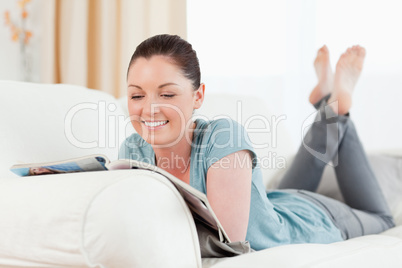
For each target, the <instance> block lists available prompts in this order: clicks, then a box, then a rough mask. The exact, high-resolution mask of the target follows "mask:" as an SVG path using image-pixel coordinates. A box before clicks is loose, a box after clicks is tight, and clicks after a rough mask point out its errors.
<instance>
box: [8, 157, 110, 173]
mask: <svg viewBox="0 0 402 268" xmlns="http://www.w3.org/2000/svg"><path fill="white" fill-rule="evenodd" d="M107 163H109V160H108V158H107V157H106V156H104V155H90V156H85V157H80V158H73V159H68V160H64V161H58V162H46V163H36V164H20V165H14V166H12V167H11V168H10V170H11V171H12V172H14V173H15V174H17V175H18V176H32V175H45V174H60V173H72V172H84V171H100V170H106V169H107V168H106V164H107Z"/></svg>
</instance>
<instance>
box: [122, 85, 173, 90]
mask: <svg viewBox="0 0 402 268" xmlns="http://www.w3.org/2000/svg"><path fill="white" fill-rule="evenodd" d="M166 86H178V84H176V83H165V84H162V85H160V86H158V88H163V87H166ZM128 87H136V88H138V89H141V90H142V88H141V87H140V86H137V85H134V84H130V85H128Z"/></svg>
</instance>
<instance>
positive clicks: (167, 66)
mask: <svg viewBox="0 0 402 268" xmlns="http://www.w3.org/2000/svg"><path fill="white" fill-rule="evenodd" d="M147 74H152V75H174V74H181V70H180V68H179V67H178V66H177V65H175V64H174V63H173V61H172V59H171V58H169V57H167V56H161V55H155V56H152V57H150V58H144V57H140V58H138V59H136V60H135V61H134V63H133V64H132V65H131V66H130V70H129V73H128V75H129V76H130V75H134V76H144V75H147Z"/></svg>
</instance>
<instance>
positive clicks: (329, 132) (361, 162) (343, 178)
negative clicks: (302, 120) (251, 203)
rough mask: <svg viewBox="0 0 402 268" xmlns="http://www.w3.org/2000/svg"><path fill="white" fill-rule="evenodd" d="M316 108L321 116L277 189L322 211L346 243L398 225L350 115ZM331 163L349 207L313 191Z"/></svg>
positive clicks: (320, 105)
mask: <svg viewBox="0 0 402 268" xmlns="http://www.w3.org/2000/svg"><path fill="white" fill-rule="evenodd" d="M328 98H329V96H327V97H325V98H324V99H322V100H321V101H320V102H319V103H317V104H316V105H315V106H316V108H317V111H318V112H317V116H316V119H315V121H314V123H313V124H312V126H311V128H310V129H309V130H308V132H307V133H306V135H305V137H304V139H303V143H302V145H301V146H300V148H299V150H298V152H297V154H296V157H295V159H294V161H293V163H292V164H291V166H290V167H289V170H288V171H287V172H286V174H285V175H284V177H283V178H282V180H281V183H280V184H279V186H278V188H279V189H283V191H287V192H291V193H293V194H296V195H298V196H301V197H303V198H305V199H307V200H310V201H311V202H313V203H314V204H316V205H318V206H319V207H321V208H322V209H323V210H324V211H325V212H326V213H327V214H328V216H329V217H330V218H331V219H332V221H333V223H334V224H335V226H336V227H338V228H339V230H340V231H341V233H342V237H343V238H344V239H350V238H353V237H357V236H362V235H368V234H376V233H380V232H383V231H385V230H387V229H389V228H391V227H394V226H395V224H394V221H393V218H392V215H391V212H390V210H389V207H388V204H387V203H386V201H385V198H384V194H383V193H382V191H381V189H380V186H379V185H378V181H377V179H376V177H375V175H374V172H373V171H372V169H371V166H370V163H369V161H368V159H367V157H366V154H365V152H364V149H363V146H362V144H361V142H360V140H359V137H358V135H357V132H356V129H355V126H354V124H353V122H352V120H351V119H350V117H349V115H345V116H342V115H337V114H336V113H334V111H333V110H332V109H331V108H330V107H329V106H328V105H327V100H328ZM330 163H332V164H333V166H334V168H335V174H336V178H337V181H338V184H339V188H340V190H341V193H342V195H343V198H344V200H345V203H346V204H344V203H342V202H339V201H337V200H334V199H331V198H329V197H326V196H323V195H320V194H317V193H315V191H316V190H317V188H318V185H319V183H320V180H321V177H322V173H323V171H324V167H325V165H327V164H330Z"/></svg>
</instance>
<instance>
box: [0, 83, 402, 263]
mask: <svg viewBox="0 0 402 268" xmlns="http://www.w3.org/2000/svg"><path fill="white" fill-rule="evenodd" d="M0 90H1V93H2V94H3V96H2V98H0V124H1V128H0V146H1V147H0V148H1V154H0V238H1V239H0V267H52V268H54V267H75V268H78V267H80V268H81V267H102V268H122V267H124V268H126V267H127V268H132V267H201V265H202V266H203V267H204V268H206V267H212V268H219V267H267V266H269V267H378V266H380V265H382V266H383V267H402V257H401V256H402V255H401V254H400V252H402V228H401V226H398V227H396V228H393V229H391V230H388V231H386V232H384V233H382V234H379V235H373V236H367V237H360V238H356V239H352V240H348V241H344V242H340V243H333V244H329V245H318V244H301V245H288V246H283V247H277V248H272V249H266V250H263V251H259V252H255V253H251V254H247V255H243V256H239V257H234V258H226V259H204V260H202V262H201V258H200V255H199V245H198V238H197V236H196V231H195V227H194V222H193V220H192V217H191V213H190V212H189V210H188V208H187V207H186V206H185V203H184V201H183V200H182V198H181V196H180V195H179V194H178V192H177V190H175V188H174V187H172V185H171V184H170V183H169V182H168V181H167V180H166V179H164V178H163V177H162V176H159V175H156V174H153V173H149V172H146V171H127V170H122V171H106V172H87V173H73V174H63V175H44V176H36V177H24V178H18V177H15V176H14V175H13V174H11V173H10V172H9V170H8V169H9V167H10V166H11V165H12V164H14V163H18V162H40V161H51V160H61V159H65V158H70V157H78V156H83V155H88V154H92V153H103V154H106V155H107V156H108V157H110V158H111V159H116V157H117V151H118V147H119V144H120V142H121V141H122V139H123V138H122V137H125V136H126V135H129V134H130V133H132V132H133V129H132V128H131V126H130V124H129V122H128V121H127V115H126V114H125V112H124V111H126V109H125V107H124V106H125V101H124V99H123V100H116V99H114V98H113V97H111V96H109V95H107V94H105V93H102V92H99V91H94V90H88V89H85V88H82V87H77V86H71V85H43V84H31V83H21V82H13V81H0ZM239 98H240V99H241V105H242V110H239V109H238V107H239V106H237V105H239V104H238V99H239ZM122 103H123V105H122ZM77 105H78V106H77ZM110 105H111V106H110ZM77 107H78V108H77ZM74 109H75V110H74ZM71 111H73V112H71ZM239 113H240V114H241V117H240V118H241V119H240V120H239V116H238V115H239ZM201 114H202V115H203V116H206V117H207V118H214V117H215V116H217V115H218V116H229V117H232V118H234V119H236V120H238V121H240V122H241V123H243V124H246V125H247V122H251V123H250V125H249V130H250V129H260V130H262V131H265V133H257V131H255V133H254V134H253V133H251V134H250V136H251V138H252V139H253V141H254V143H255V144H257V145H258V144H262V143H263V142H265V141H266V137H267V136H266V135H267V133H268V141H269V142H270V143H269V145H268V146H266V148H261V149H258V150H257V151H258V153H259V154H260V157H264V156H267V157H268V154H269V152H270V151H271V152H272V151H273V152H275V153H276V156H274V157H272V156H271V157H272V159H274V158H275V157H276V158H278V157H283V158H284V159H285V160H286V165H289V164H290V162H291V157H290V155H292V154H294V150H295V147H294V146H295V145H293V144H289V143H288V140H290V139H288V137H289V135H288V132H287V131H286V129H285V128H284V125H282V124H281V123H278V122H276V123H275V124H276V125H275V127H274V126H273V123H274V122H275V118H273V117H272V115H274V114H272V113H270V112H269V110H268V109H267V107H265V104H264V103H263V102H262V101H260V100H258V99H256V98H252V97H247V96H234V95H233V96H229V95H209V96H208V95H207V98H206V100H205V104H204V107H203V108H202V109H201V110H200V111H197V115H198V116H200V115H201ZM255 114H257V115H262V116H263V117H258V116H257V117H254V115H255ZM275 116H277V117H276V118H278V117H279V116H280V115H275ZM263 118H265V119H268V120H265V121H264V120H263ZM65 122H71V124H70V123H67V124H66V123H65ZM267 123H268V125H267ZM70 125H72V126H71V133H70V134H72V135H73V136H74V137H73V139H71V137H70V136H69V132H68V131H66V127H67V128H69V126H70ZM273 130H275V131H277V132H276V133H274V132H273ZM267 131H268V132H267ZM269 131H271V132H269ZM273 136H275V137H273ZM276 139H277V140H276ZM77 141H78V143H77ZM273 141H277V142H276V143H275V144H274V143H273ZM79 142H81V144H80V143H79ZM93 142H95V143H96V144H95V145H93V144H92V143H93ZM87 145H91V146H92V147H93V148H82V147H91V146H87ZM80 147H81V148H80ZM261 155H262V156H261ZM272 159H271V160H272ZM370 161H372V164H373V168H374V171H375V172H376V173H377V174H380V175H381V176H379V177H380V183H381V186H382V187H383V190H384V192H386V197H387V200H388V202H389V203H390V204H391V208H392V211H393V213H394V215H395V216H396V220H397V223H398V224H402V200H401V196H402V195H401V194H400V193H401V189H402V188H401V187H402V177H401V174H402V162H401V161H402V160H401V158H398V157H397V156H393V157H391V158H386V159H384V157H382V156H381V157H376V156H373V157H372V158H370ZM271 164H272V165H271V166H269V165H268V166H267V167H266V168H265V169H264V171H263V172H264V180H265V183H266V185H269V186H270V187H273V186H274V185H275V183H276V182H277V180H276V179H275V178H279V177H280V175H281V174H280V173H281V172H284V171H285V170H284V167H282V166H280V165H277V163H276V164H275V163H271ZM326 173H328V174H326V175H325V176H326V178H325V179H324V180H323V184H322V185H321V186H320V191H322V192H325V193H326V194H329V195H332V196H334V197H337V198H340V195H339V192H337V190H336V184H334V181H333V177H331V176H332V175H331V174H330V173H331V171H330V170H329V171H326Z"/></svg>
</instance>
